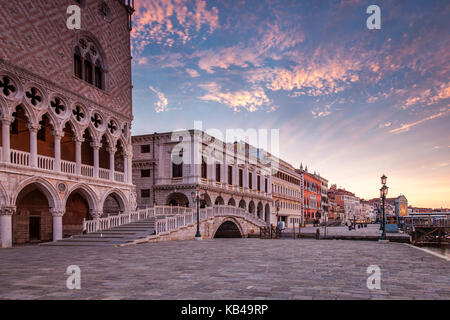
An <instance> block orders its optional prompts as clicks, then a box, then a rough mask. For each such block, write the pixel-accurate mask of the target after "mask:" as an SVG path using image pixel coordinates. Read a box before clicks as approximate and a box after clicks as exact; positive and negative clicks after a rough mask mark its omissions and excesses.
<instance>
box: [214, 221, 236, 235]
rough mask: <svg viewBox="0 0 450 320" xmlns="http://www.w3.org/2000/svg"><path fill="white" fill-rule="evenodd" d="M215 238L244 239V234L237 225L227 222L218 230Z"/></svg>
mask: <svg viewBox="0 0 450 320" xmlns="http://www.w3.org/2000/svg"><path fill="white" fill-rule="evenodd" d="M214 238H242V234H241V231H240V230H239V227H238V226H237V225H236V223H234V222H233V221H225V222H224V223H222V224H221V225H220V227H219V228H218V229H217V231H216V233H215V235H214Z"/></svg>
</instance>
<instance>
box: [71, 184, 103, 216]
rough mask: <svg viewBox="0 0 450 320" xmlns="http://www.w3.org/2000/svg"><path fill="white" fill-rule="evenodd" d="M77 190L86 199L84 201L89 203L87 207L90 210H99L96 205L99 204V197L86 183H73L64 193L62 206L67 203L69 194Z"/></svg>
mask: <svg viewBox="0 0 450 320" xmlns="http://www.w3.org/2000/svg"><path fill="white" fill-rule="evenodd" d="M77 191H78V192H79V193H81V194H82V195H83V196H84V198H85V199H86V201H87V202H88V204H89V209H90V210H93V211H94V210H95V211H98V210H100V208H99V207H98V205H99V198H98V196H97V194H96V193H95V192H94V190H92V188H91V187H89V185H87V184H86V183H77V184H75V185H73V186H72V187H71V188H70V189H69V190H68V192H67V193H66V195H65V197H64V199H63V203H62V205H63V207H64V208H65V207H66V205H67V199H68V198H69V196H70V195H71V194H72V193H74V192H77Z"/></svg>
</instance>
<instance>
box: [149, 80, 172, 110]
mask: <svg viewBox="0 0 450 320" xmlns="http://www.w3.org/2000/svg"><path fill="white" fill-rule="evenodd" d="M148 88H149V89H150V90H151V91H153V92H154V93H155V94H156V96H157V97H158V101H156V102H155V111H156V113H159V112H165V111H168V110H169V109H168V108H167V104H168V101H167V98H166V96H165V95H164V93H162V92H161V91H158V90H156V89H155V88H153V87H152V86H149V87H148Z"/></svg>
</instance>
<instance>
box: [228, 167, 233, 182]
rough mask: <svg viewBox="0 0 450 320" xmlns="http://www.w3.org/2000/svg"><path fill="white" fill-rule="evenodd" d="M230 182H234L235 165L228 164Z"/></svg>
mask: <svg viewBox="0 0 450 320" xmlns="http://www.w3.org/2000/svg"><path fill="white" fill-rule="evenodd" d="M228 184H230V185H231V184H233V167H232V166H228Z"/></svg>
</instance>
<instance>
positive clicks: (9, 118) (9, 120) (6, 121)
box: [1, 114, 14, 125]
mask: <svg viewBox="0 0 450 320" xmlns="http://www.w3.org/2000/svg"><path fill="white" fill-rule="evenodd" d="M1 121H2V125H10V124H11V123H12V122H13V121H14V117H12V116H10V115H9V114H8V115H6V114H5V115H3V116H2V117H1Z"/></svg>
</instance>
